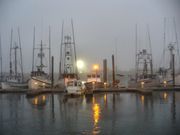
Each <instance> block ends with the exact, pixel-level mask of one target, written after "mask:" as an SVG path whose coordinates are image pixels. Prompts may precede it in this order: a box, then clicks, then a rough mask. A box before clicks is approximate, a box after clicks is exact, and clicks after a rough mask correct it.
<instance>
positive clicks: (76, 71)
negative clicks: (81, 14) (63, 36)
mask: <svg viewBox="0 0 180 135" xmlns="http://www.w3.org/2000/svg"><path fill="white" fill-rule="evenodd" d="M71 25H72V36H73V44H74V58H75V63H74V68H75V73H76V78H78V70H77V66H76V63H77V59H76V45H75V36H74V26H73V20H72V19H71Z"/></svg>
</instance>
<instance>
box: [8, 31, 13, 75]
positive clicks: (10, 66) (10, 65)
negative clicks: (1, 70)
mask: <svg viewBox="0 0 180 135" xmlns="http://www.w3.org/2000/svg"><path fill="white" fill-rule="evenodd" d="M12 39H13V29H11V41H10V63H9V68H10V77H12V73H13V72H12V54H11V51H12Z"/></svg>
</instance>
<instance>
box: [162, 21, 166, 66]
mask: <svg viewBox="0 0 180 135" xmlns="http://www.w3.org/2000/svg"><path fill="white" fill-rule="evenodd" d="M163 44H164V48H163V66H165V49H166V18H164V43H163Z"/></svg>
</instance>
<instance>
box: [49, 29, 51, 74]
mask: <svg viewBox="0 0 180 135" xmlns="http://www.w3.org/2000/svg"><path fill="white" fill-rule="evenodd" d="M49 76H51V27H50V26H49Z"/></svg>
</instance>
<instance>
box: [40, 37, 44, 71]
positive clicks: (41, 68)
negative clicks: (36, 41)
mask: <svg viewBox="0 0 180 135" xmlns="http://www.w3.org/2000/svg"><path fill="white" fill-rule="evenodd" d="M43 56H44V54H43V44H42V40H41V45H40V53H39V57H40V66H39V67H40V71H43V67H44V65H43Z"/></svg>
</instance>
